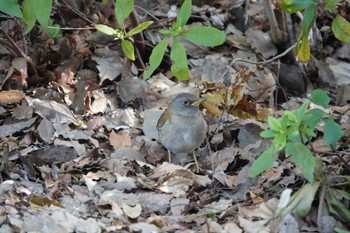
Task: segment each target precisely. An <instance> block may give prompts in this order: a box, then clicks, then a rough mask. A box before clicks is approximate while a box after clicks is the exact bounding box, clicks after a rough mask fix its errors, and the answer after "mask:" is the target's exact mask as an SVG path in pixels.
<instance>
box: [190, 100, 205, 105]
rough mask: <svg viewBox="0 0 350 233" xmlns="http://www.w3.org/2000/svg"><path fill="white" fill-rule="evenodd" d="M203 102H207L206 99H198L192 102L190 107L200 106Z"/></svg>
mask: <svg viewBox="0 0 350 233" xmlns="http://www.w3.org/2000/svg"><path fill="white" fill-rule="evenodd" d="M204 100H207V98H199V99H198V100H196V101H194V102H193V103H192V104H191V105H192V106H197V105H200V104H201V103H202V102H203V101H204Z"/></svg>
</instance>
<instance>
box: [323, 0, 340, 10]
mask: <svg viewBox="0 0 350 233" xmlns="http://www.w3.org/2000/svg"><path fill="white" fill-rule="evenodd" d="M341 1H342V0H327V1H326V5H325V7H326V9H327V10H329V11H331V10H334V9H335V7H336V6H337V3H338V2H341Z"/></svg>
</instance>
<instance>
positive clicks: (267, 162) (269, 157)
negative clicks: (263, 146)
mask: <svg viewBox="0 0 350 233" xmlns="http://www.w3.org/2000/svg"><path fill="white" fill-rule="evenodd" d="M276 159H277V152H276V151H275V150H274V148H273V147H270V148H269V149H267V150H266V151H265V152H263V153H262V154H261V155H260V156H259V158H258V159H257V160H256V161H255V162H254V163H253V165H252V167H251V168H250V169H249V172H248V177H253V176H257V175H259V174H260V173H262V172H263V171H265V170H266V169H268V168H269V167H271V165H272V164H273V162H275V161H276Z"/></svg>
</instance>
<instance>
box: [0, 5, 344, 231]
mask: <svg viewBox="0 0 350 233" xmlns="http://www.w3.org/2000/svg"><path fill="white" fill-rule="evenodd" d="M160 2H161V3H162V8H160V9H158V11H153V12H152V13H154V15H156V16H158V17H165V18H167V17H168V12H170V11H169V9H172V10H175V11H176V9H177V8H176V6H175V5H173V6H172V5H169V3H168V2H167V1H160ZM216 2H217V3H218V5H217V6H219V7H218V8H215V7H213V6H215V4H214V5H211V6H208V5H205V4H204V5H200V4H198V3H197V4H196V5H195V6H193V8H194V11H193V12H194V14H196V16H197V17H198V16H199V17H201V18H202V19H201V21H204V22H206V23H208V22H209V24H210V22H211V23H212V25H214V26H216V27H218V28H222V29H225V30H226V33H227V34H228V36H227V40H226V43H225V45H223V46H221V47H218V48H215V49H210V50H208V49H202V48H201V47H197V46H193V44H191V43H188V44H185V47H186V50H188V51H189V52H188V54H189V55H190V57H191V58H190V59H189V64H190V66H191V77H192V78H191V80H190V81H189V82H187V83H178V82H176V81H175V82H174V81H173V80H174V79H172V80H170V79H169V77H170V78H171V74H169V73H167V72H166V71H167V69H166V68H161V69H160V71H163V72H160V73H158V74H155V75H154V76H153V77H152V78H150V79H149V80H147V81H144V80H140V79H137V78H136V79H135V78H128V79H125V76H126V74H131V76H136V75H139V74H138V71H137V70H136V71H135V64H132V65H130V66H127V65H126V60H125V58H124V57H123V56H122V54H121V53H120V51H121V50H120V47H118V44H117V47H113V46H115V44H114V45H112V44H111V43H114V42H113V40H112V41H111V40H108V38H103V37H99V39H96V38H95V39H94V38H93V37H92V35H94V36H97V35H95V33H96V32H92V31H90V30H86V31H85V32H83V31H75V32H73V33H71V34H67V36H66V37H63V38H62V40H61V41H60V42H59V43H57V44H56V42H54V41H52V40H51V39H48V38H46V41H45V42H44V43H42V44H41V45H40V44H36V45H34V46H35V47H34V48H43V47H47V49H45V50H39V49H34V50H36V51H38V52H37V54H35V52H34V53H32V55H33V57H37V56H41V59H42V60H40V59H38V61H37V66H38V67H42V68H43V69H44V70H46V71H43V73H41V74H40V75H42V77H47V78H48V80H47V81H46V82H45V83H44V82H42V83H41V81H38V80H42V79H33V78H32V77H29V76H28V73H29V72H28V68H27V64H26V61H25V60H24V59H22V58H14V59H13V58H12V57H9V55H8V54H7V55H6V54H5V55H4V56H3V57H2V58H1V59H2V61H4V63H3V64H7V67H6V72H2V73H1V75H2V74H3V73H6V76H3V75H2V76H1V77H2V78H1V91H0V105H1V106H0V107H1V109H2V110H1V109H0V110H1V111H0V114H1V115H0V151H1V184H0V203H1V205H0V225H1V227H0V232H48V231H50V232H116V231H117V232H253V233H254V232H299V231H303V232H313V231H314V230H315V224H313V223H312V221H313V222H316V221H320V222H321V223H322V224H326V223H329V225H330V226H328V228H327V227H325V228H324V230H323V231H322V232H327V229H330V230H332V229H333V227H335V226H338V227H343V228H344V227H346V226H344V223H346V221H347V220H348V218H349V215H348V212H346V206H345V205H346V204H345V205H344V204H339V203H335V199H334V197H335V196H336V195H337V196H341V195H343V196H344V199H348V197H347V196H346V192H345V193H344V191H342V190H341V189H339V190H337V189H334V188H329V189H327V190H325V195H326V196H327V198H328V200H332V201H333V202H332V205H333V206H332V208H333V209H334V208H343V209H342V210H343V212H342V214H338V215H336V218H335V217H332V216H323V218H318V217H317V216H315V214H314V213H315V212H316V211H317V206H314V205H312V204H313V201H314V199H315V193H316V192H317V190H318V187H319V185H320V184H319V183H315V184H313V185H311V184H303V183H304V180H303V178H302V171H301V170H300V168H298V167H295V166H294V165H293V164H292V163H290V161H289V160H288V158H284V157H283V156H284V155H281V158H280V159H279V160H278V162H277V163H276V164H274V165H273V166H272V167H271V168H269V169H267V170H266V171H265V172H264V173H262V174H261V175H260V176H258V177H256V178H248V177H247V174H248V169H249V167H250V165H251V164H252V162H253V160H254V158H256V157H257V156H258V155H259V154H260V153H261V152H263V151H264V150H265V149H266V148H267V147H268V146H269V144H270V143H271V142H269V141H268V140H266V139H262V138H261V137H260V135H259V133H260V132H261V131H262V130H264V129H267V124H266V122H265V119H266V118H267V116H269V115H271V114H273V112H274V111H276V114H281V113H280V112H279V110H278V109H277V108H276V102H277V101H278V100H280V99H281V98H282V97H281V96H284V94H281V93H280V92H281V91H280V90H281V86H282V88H284V89H285V90H287V92H288V93H287V94H288V95H289V97H291V96H293V95H296V96H299V97H298V98H294V97H292V98H289V99H290V100H289V101H288V102H287V101H285V102H283V105H282V106H283V108H284V109H288V110H292V109H293V107H294V106H297V107H298V106H300V103H301V101H302V98H304V97H305V96H303V94H304V93H305V92H306V88H307V87H308V86H307V85H306V84H305V85H304V86H303V85H295V83H293V82H284V81H283V80H279V79H281V78H282V77H280V76H279V75H278V74H279V73H283V74H285V73H289V72H288V70H290V69H289V68H286V67H285V66H284V65H282V66H280V65H274V66H271V67H269V66H262V67H260V66H257V65H255V64H248V63H245V62H242V61H238V60H237V61H235V62H233V61H234V59H236V58H239V59H249V60H251V61H256V60H258V57H259V58H260V56H262V57H264V58H266V59H268V58H270V57H271V56H275V55H276V50H275V47H274V45H273V44H271V41H270V38H269V34H268V33H265V32H262V31H261V28H259V27H262V25H263V22H264V21H262V20H263V17H264V13H263V11H262V10H261V9H262V7H261V1H256V2H250V3H246V4H248V5H249V9H248V13H249V16H250V18H251V19H250V20H251V21H252V22H250V23H255V25H256V26H257V28H252V29H249V31H247V30H245V29H244V27H245V25H244V24H243V23H242V21H240V20H242V19H243V17H241V18H240V17H238V18H237V15H238V14H239V11H241V12H243V11H245V10H246V8H245V7H244V6H243V5H242V3H239V2H238V1H216ZM146 5H147V4H146ZM149 5H151V3H149ZM95 6H97V7H98V9H99V10H102V9H101V6H102V5H100V4H95ZM107 6H108V5H107ZM220 6H221V7H220ZM224 6H226V7H227V6H230V7H231V8H230V9H229V10H228V11H225V8H224ZM90 7H91V6H90ZM78 8H79V7H78ZM68 9H70V8H68ZM108 9H109V8H108V7H106V8H105V9H104V12H105V13H106V14H105V16H103V15H101V14H98V16H97V15H94V16H93V17H95V18H96V17H101V20H102V17H105V18H103V20H106V22H108V21H109V20H112V19H109V18H108V17H107V15H108V14H107V13H108V12H110V13H109V14H112V13H111V12H113V11H110V9H109V11H108ZM227 9H228V8H227ZM58 10H59V11H62V10H63V8H62V6H59V8H58ZM148 10H149V11H152V9H148ZM236 10H238V11H236ZM162 11H163V12H162ZM205 12H206V13H205ZM86 13H87V14H88V12H86ZM89 14H93V11H91V12H89ZM73 15H75V14H73ZM208 15H209V17H208ZM91 17H92V16H91ZM60 18H61V20H62V21H63V22H66V23H67V25H74V24H76V26H79V27H81V26H83V25H85V23H83V21H82V20H80V18H79V17H75V16H72V15H70V14H68V15H67V14H63V15H60ZM197 23H199V22H197ZM200 24H204V23H203V22H200ZM190 26H191V25H190ZM225 27H226V28H225ZM9 30H11V28H9ZM12 30H15V29H12ZM145 34H146V35H145V37H146V39H147V40H148V41H150V42H151V43H155V42H156V41H157V37H159V35H158V34H156V33H155V32H147V33H145ZM101 38H102V39H103V40H102V39H101ZM99 42H100V44H99V45H98V46H96V45H94V44H91V43H99ZM95 46H96V47H95ZM232 48H234V49H233V50H232ZM346 49H347V48H346V47H341V48H340V49H339V50H338V51H339V52H338V53H336V55H335V56H334V57H333V58H332V57H329V58H328V59H326V60H325V61H326V63H328V64H329V67H327V68H328V69H326V68H324V64H323V63H322V64H321V63H320V62H319V61H316V66H317V67H320V68H319V69H320V73H319V79H320V80H321V81H322V84H323V85H324V87H327V88H328V90H329V92H330V93H332V92H334V90H337V88H338V86H340V87H339V90H342V91H339V92H338V93H337V95H336V96H333V97H335V100H336V101H335V103H336V104H335V105H333V106H331V108H332V111H333V112H332V113H334V112H336V113H337V115H335V114H334V116H335V117H336V118H337V119H338V120H339V121H340V122H341V125H342V127H343V128H344V129H345V132H347V134H346V136H345V139H346V140H349V135H350V134H349V133H348V132H349V125H348V123H347V122H348V115H349V111H348V110H349V109H348V105H347V103H348V101H349V96H348V95H347V93H348V92H347V91H346V90H347V89H346V88H347V85H348V84H349V83H348V80H350V79H349V77H348V74H349V72H346V71H347V68H348V67H347V65H348V59H347V57H346V55H344V54H346V51H347V50H346ZM39 51H42V53H45V52H46V53H47V54H39ZM48 51H50V53H48ZM228 51H230V53H229V52H228ZM233 51H234V52H233ZM58 52H59V53H60V56H62V57H61V59H62V60H61V61H60V63H57V64H55V65H54V66H52V67H50V65H52V64H49V62H47V61H50V62H51V61H53V59H54V58H55V56H58ZM50 54H51V57H50V56H49V55H50ZM60 56H58V57H60ZM6 59H7V62H6ZM10 59H12V62H8V61H9V60H10ZM50 59H51V60H50ZM165 63H166V61H165ZM127 67H129V68H127ZM132 67H134V70H132ZM168 68H169V67H168ZM127 69H130V70H127ZM291 69H292V70H295V69H296V68H295V67H293V68H291ZM329 72H331V74H333V76H332V77H328V76H326V75H325V74H329ZM277 77H278V78H277ZM298 77H299V76H298ZM29 79H30V80H31V81H32V83H30V84H29V85H28V83H27V81H28V80H29ZM282 79H283V78H282ZM287 80H289V79H288V78H287ZM296 80H297V81H298V82H300V79H299V78H297V79H296ZM289 81H290V80H289ZM181 92H191V93H195V94H202V96H203V97H206V98H207V101H206V102H204V104H203V106H204V113H205V114H206V117H207V119H208V122H209V128H210V130H209V134H208V139H207V142H208V143H209V144H208V143H207V142H205V143H203V145H202V146H201V147H200V148H199V149H198V150H197V157H198V161H199V163H200V165H201V171H200V172H199V173H198V174H197V173H195V172H194V165H193V163H192V161H191V158H190V157H189V156H187V157H185V158H180V159H178V160H176V159H174V162H175V164H174V163H168V162H167V151H165V150H164V148H162V146H161V145H159V143H157V141H156V140H155V139H157V131H156V129H155V124H156V122H157V119H158V117H159V115H160V114H161V110H160V109H165V108H166V106H167V104H168V103H169V102H170V101H171V99H172V98H173V97H174V96H176V95H177V94H178V93H181ZM297 107H296V108H297ZM296 108H294V109H296ZM322 130H323V129H322V128H318V133H320V134H321V133H322V132H323V131H322ZM321 141H322V140H320V138H316V139H315V142H314V146H316V147H317V148H318V150H319V151H324V152H325V153H326V152H327V150H326V147H325V146H324V143H323V144H322V142H321ZM344 145H346V144H344ZM322 148H324V149H322ZM343 152H344V153H343V154H341V155H342V159H344V160H345V159H349V154H348V147H346V146H344V147H343ZM322 160H323V161H324V162H325V163H327V164H328V166H329V169H331V170H332V171H339V170H341V163H339V157H338V156H337V155H332V156H327V157H323V158H322ZM344 179H345V180H344ZM344 179H343V180H341V181H340V182H346V181H348V180H346V178H344ZM330 203H331V202H330ZM310 209H311V212H310V214H308V213H309V210H310ZM305 213H306V214H308V216H307V217H308V218H309V219H306V218H305V219H300V218H298V217H297V216H298V215H299V216H303V215H304V214H305ZM326 217H328V218H326ZM347 227H349V226H347ZM328 232H331V231H328Z"/></svg>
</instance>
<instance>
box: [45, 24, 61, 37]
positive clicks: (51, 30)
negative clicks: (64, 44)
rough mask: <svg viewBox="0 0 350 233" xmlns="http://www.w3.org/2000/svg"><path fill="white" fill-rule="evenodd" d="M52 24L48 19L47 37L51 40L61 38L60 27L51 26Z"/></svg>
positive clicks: (56, 25)
mask: <svg viewBox="0 0 350 233" xmlns="http://www.w3.org/2000/svg"><path fill="white" fill-rule="evenodd" d="M52 24H53V21H52V20H51V19H50V22H49V27H48V29H47V34H48V35H49V37H51V38H59V37H62V33H61V28H60V25H58V24H54V25H52Z"/></svg>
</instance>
